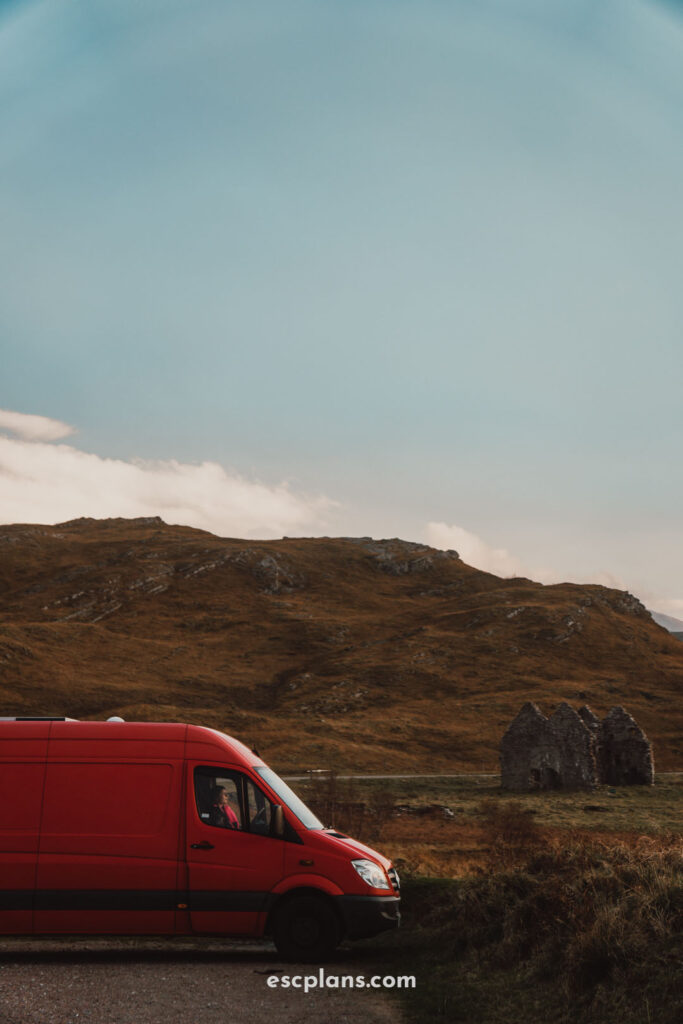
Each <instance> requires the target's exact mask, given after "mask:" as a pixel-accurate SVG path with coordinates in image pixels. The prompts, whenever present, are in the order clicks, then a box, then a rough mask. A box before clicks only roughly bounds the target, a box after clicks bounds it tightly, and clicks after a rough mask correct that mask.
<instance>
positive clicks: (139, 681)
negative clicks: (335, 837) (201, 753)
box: [0, 519, 683, 772]
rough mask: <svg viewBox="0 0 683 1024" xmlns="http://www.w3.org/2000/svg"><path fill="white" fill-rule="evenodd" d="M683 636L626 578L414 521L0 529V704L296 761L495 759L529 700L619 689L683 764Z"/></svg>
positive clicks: (446, 765) (487, 764)
mask: <svg viewBox="0 0 683 1024" xmlns="http://www.w3.org/2000/svg"><path fill="white" fill-rule="evenodd" d="M682 683H683V645H681V643H680V641H679V640H677V639H676V638H674V637H673V636H671V635H670V634H669V633H667V631H666V630H664V629H663V628H661V627H660V626H658V625H657V624H656V623H655V622H654V621H653V620H652V618H651V616H650V615H649V613H648V612H647V611H646V610H645V609H644V608H643V606H642V605H641V604H640V603H639V602H638V601H637V600H636V599H635V598H634V597H632V596H631V595H629V594H627V593H623V592H621V591H615V590H608V589H606V588H604V587H599V586H576V585H572V584H562V585H557V586H542V585H541V584H538V583H532V582H531V581H530V580H526V579H499V578H498V577H496V576H492V575H490V574H489V573H485V572H480V571H479V570H477V569H473V568H471V567H470V566H468V565H465V564H464V563H463V562H462V561H461V560H460V559H459V557H458V555H457V553H456V552H454V551H448V552H443V551H436V550H433V549H431V548H428V547H425V546H423V545H419V544H413V543H408V542H406V541H401V540H381V541H376V540H372V539H370V538H367V537H363V538H337V539H328V538H313V539H296V540H293V539H292V540H290V539H287V538H284V539H283V540H280V541H242V540H228V539H223V538H219V537H215V536H213V535H211V534H208V533H204V532H202V531H199V530H193V529H190V528H186V527H177V526H167V525H165V524H164V523H163V522H162V521H161V520H160V519H135V520H124V519H110V520H89V519H82V520H76V521H73V522H69V523H64V524H61V525H59V526H54V527H51V526H24V525H18V526H6V527H0V715H3V714H4V715H12V714H64V715H69V716H71V717H74V718H86V717H93V718H102V717H107V716H108V715H112V714H119V715H122V716H123V717H124V718H127V719H139V720H144V719H149V720H176V721H177V720H180V721H188V722H197V723H203V724H208V725H213V726H216V727H219V728H221V729H224V730H225V731H227V732H230V733H233V734H235V735H237V736H239V737H240V738H241V739H243V740H245V741H246V742H249V743H255V744H256V745H257V746H258V747H259V750H260V752H261V753H262V755H263V756H264V757H266V759H268V760H269V761H271V762H272V763H273V764H274V765H276V766H277V767H279V768H288V769H291V768H306V767H322V766H337V767H350V766H354V767H359V768H360V767H362V768H366V769H381V768H384V769H387V770H394V771H396V770H399V769H407V770H413V771H423V772H430V771H435V770H444V771H448V770H450V771H458V770H495V769H496V767H497V749H498V743H499V740H500V737H501V736H502V733H503V732H504V730H505V727H506V726H507V724H508V723H509V721H510V719H511V718H512V717H513V715H514V714H515V713H516V712H517V711H518V710H519V707H520V706H521V704H522V703H523V702H524V701H525V700H533V701H536V702H537V703H539V704H540V705H541V707H542V708H543V709H544V710H546V711H550V710H552V707H553V706H554V704H555V703H557V702H558V701H560V700H568V701H570V702H572V703H577V702H579V703H588V704H590V705H591V706H592V707H593V709H594V710H595V711H596V712H597V713H598V714H600V715H602V714H604V713H605V712H606V711H607V710H608V709H609V708H610V707H611V706H612V705H615V704H623V705H625V707H626V708H627V709H628V710H629V711H630V712H631V713H632V714H633V715H634V716H635V718H636V719H637V720H638V722H639V723H640V724H641V725H642V727H643V728H644V729H645V731H646V733H647V734H648V736H649V737H650V739H652V741H653V743H654V751H655V759H656V765H657V767H658V768H660V769H665V768H677V767H681V766H683V754H682V750H681V741H680V736H681V725H683V712H682V711H681V702H680V693H681V684H682Z"/></svg>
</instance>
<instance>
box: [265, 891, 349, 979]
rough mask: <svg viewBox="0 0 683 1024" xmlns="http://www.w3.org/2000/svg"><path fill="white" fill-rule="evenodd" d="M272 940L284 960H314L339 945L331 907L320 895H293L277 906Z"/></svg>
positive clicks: (334, 916)
mask: <svg viewBox="0 0 683 1024" xmlns="http://www.w3.org/2000/svg"><path fill="white" fill-rule="evenodd" d="M272 935H273V941H274V943H275V946H276V948H277V951H278V953H279V954H280V956H282V957H283V958H284V959H285V960H294V961H299V962H302V963H308V964H317V963H321V962H322V961H323V960H326V959H328V957H330V956H331V954H332V953H333V952H334V950H335V949H336V948H337V946H338V945H339V942H340V940H341V927H340V923H339V919H338V917H337V914H336V912H335V909H334V907H333V906H332V905H331V903H328V901H327V900H325V899H322V898H321V897H320V896H309V895H301V896H292V897H290V898H289V899H286V900H284V901H283V903H282V904H281V905H280V906H279V907H278V908H277V909H276V911H275V914H274V917H273V925H272Z"/></svg>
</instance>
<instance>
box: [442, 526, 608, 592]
mask: <svg viewBox="0 0 683 1024" xmlns="http://www.w3.org/2000/svg"><path fill="white" fill-rule="evenodd" d="M426 540H427V543H428V544H431V546H432V547H435V548H442V549H443V550H447V549H448V548H454V549H455V550H456V551H457V552H458V554H459V555H460V557H461V558H462V560H463V562H467V564H468V565H473V566H474V567H475V568H476V569H483V570H484V571H485V572H492V573H494V574H495V575H496V576H503V577H508V576H525V577H527V578H528V579H532V580H536V581H537V582H538V583H546V584H547V583H599V584H600V585H601V586H603V587H611V588H613V589H614V590H627V589H628V587H627V586H626V584H625V583H624V582H623V580H620V579H619V578H618V577H617V576H614V575H613V574H612V573H610V572H607V571H605V570H602V569H598V570H595V571H593V572H590V573H588V574H586V575H583V576H577V575H575V574H573V573H562V572H561V571H559V570H558V569H553V568H548V567H544V566H530V565H525V564H524V563H523V562H522V560H521V559H519V558H517V556H516V555H513V554H510V552H509V551H508V550H507V549H506V548H494V547H491V545H490V544H487V543H486V541H485V540H482V538H481V537H479V536H477V534H476V533H471V532H470V531H469V530H465V529H464V528H463V527H462V526H456V525H455V524H452V525H451V526H449V525H448V524H447V523H427V529H426Z"/></svg>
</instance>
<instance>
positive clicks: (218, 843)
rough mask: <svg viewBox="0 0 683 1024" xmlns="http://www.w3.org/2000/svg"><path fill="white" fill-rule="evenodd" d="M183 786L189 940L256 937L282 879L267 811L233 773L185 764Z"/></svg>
mask: <svg viewBox="0 0 683 1024" xmlns="http://www.w3.org/2000/svg"><path fill="white" fill-rule="evenodd" d="M188 771H189V778H188V783H187V794H188V800H187V852H186V857H187V866H188V881H189V892H188V906H189V912H190V920H191V924H192V929H193V931H195V932H212V933H217V932H220V933H224V934H228V935H257V934H259V933H260V931H261V927H262V924H263V920H262V918H261V915H263V914H265V913H266V911H267V909H268V902H269V895H270V893H271V891H272V889H273V887H274V886H275V885H277V883H278V882H279V881H280V880H281V879H282V877H283V874H284V859H285V853H284V851H285V840H284V839H281V838H276V837H275V836H273V835H271V822H272V821H273V804H272V803H271V801H270V800H269V799H268V798H267V797H266V795H265V794H264V793H263V791H262V790H261V788H260V787H259V786H258V785H257V784H256V783H255V782H254V781H253V779H251V778H250V777H249V776H247V775H246V774H245V773H244V772H242V771H240V770H239V769H237V768H232V767H229V766H221V765H210V764H202V763H198V762H196V763H191V764H190V765H188Z"/></svg>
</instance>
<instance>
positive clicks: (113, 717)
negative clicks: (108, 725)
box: [107, 715, 124, 722]
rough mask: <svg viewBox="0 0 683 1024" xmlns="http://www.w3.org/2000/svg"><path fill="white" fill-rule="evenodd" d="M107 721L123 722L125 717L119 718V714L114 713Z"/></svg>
mask: <svg viewBox="0 0 683 1024" xmlns="http://www.w3.org/2000/svg"><path fill="white" fill-rule="evenodd" d="M107 721H108V722H123V721H124V719H123V718H119V716H118V715H112V717H111V718H108V719H107Z"/></svg>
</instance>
